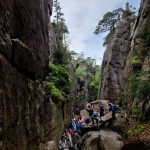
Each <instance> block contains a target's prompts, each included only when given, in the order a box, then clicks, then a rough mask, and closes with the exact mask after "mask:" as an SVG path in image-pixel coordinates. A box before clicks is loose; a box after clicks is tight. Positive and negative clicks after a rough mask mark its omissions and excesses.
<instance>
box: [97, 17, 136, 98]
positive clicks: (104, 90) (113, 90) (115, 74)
mask: <svg viewBox="0 0 150 150" xmlns="http://www.w3.org/2000/svg"><path fill="white" fill-rule="evenodd" d="M134 19H135V18H134V17H133V16H132V17H129V18H126V19H123V20H121V21H119V22H118V25H117V29H116V30H115V33H114V35H113V36H112V39H111V41H110V44H109V45H108V46H107V49H106V51H105V54H104V57H103V62H102V68H101V70H102V71H101V75H102V79H101V85H100V92H99V98H100V99H109V100H111V101H113V100H115V99H116V98H118V97H119V95H120V92H121V91H122V89H123V85H122V73H123V70H124V67H125V63H126V60H127V56H128V53H129V51H130V34H131V29H132V26H133V22H134Z"/></svg>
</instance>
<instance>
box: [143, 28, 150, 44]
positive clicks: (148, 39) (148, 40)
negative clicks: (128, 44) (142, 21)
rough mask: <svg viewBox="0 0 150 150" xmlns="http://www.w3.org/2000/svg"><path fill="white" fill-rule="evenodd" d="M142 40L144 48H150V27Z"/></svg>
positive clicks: (145, 31)
mask: <svg viewBox="0 0 150 150" xmlns="http://www.w3.org/2000/svg"><path fill="white" fill-rule="evenodd" d="M141 38H142V40H143V43H144V46H146V47H149V46H150V26H147V28H146V29H145V30H144V32H143V33H142V34H141Z"/></svg>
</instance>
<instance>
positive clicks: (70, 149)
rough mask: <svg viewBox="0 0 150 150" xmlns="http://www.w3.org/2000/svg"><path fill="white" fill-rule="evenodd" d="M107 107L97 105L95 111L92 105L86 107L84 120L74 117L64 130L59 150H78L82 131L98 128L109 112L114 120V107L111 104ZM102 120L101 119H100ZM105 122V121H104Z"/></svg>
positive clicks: (81, 117)
mask: <svg viewBox="0 0 150 150" xmlns="http://www.w3.org/2000/svg"><path fill="white" fill-rule="evenodd" d="M107 106H108V107H104V105H103V104H102V103H99V106H98V109H97V110H95V109H94V106H93V104H92V103H88V104H87V105H86V110H87V112H88V114H89V117H87V118H85V117H84V116H82V115H75V116H74V118H73V119H72V120H71V122H70V125H69V127H68V128H67V129H66V130H65V132H64V134H63V136H62V137H61V140H60V141H59V149H60V150H78V148H79V145H80V142H79V139H80V137H81V136H82V135H83V130H84V129H85V128H87V127H88V126H89V125H90V126H97V127H98V126H99V121H100V120H101V118H102V117H103V116H105V115H107V114H108V113H109V112H111V117H110V118H109V119H108V120H111V119H112V118H113V119H114V118H115V111H116V107H115V105H114V104H113V103H110V102H108V103H107ZM102 120H103V119H102ZM104 122H105V121H104Z"/></svg>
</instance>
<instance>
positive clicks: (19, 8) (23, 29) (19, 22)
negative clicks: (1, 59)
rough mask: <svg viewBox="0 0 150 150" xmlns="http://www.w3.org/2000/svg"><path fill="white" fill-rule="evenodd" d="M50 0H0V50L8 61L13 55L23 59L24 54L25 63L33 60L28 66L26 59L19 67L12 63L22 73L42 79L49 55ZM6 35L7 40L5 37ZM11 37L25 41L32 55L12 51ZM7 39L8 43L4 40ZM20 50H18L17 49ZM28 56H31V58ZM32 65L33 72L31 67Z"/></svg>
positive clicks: (26, 52)
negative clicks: (26, 58)
mask: <svg viewBox="0 0 150 150" xmlns="http://www.w3.org/2000/svg"><path fill="white" fill-rule="evenodd" d="M50 8H51V3H50V1H49V0H45V1H43V0H42V1H40V0H37V1H30V0H26V1H23V0H1V1H0V35H1V36H0V37H1V38H0V41H1V43H0V52H1V53H2V54H3V55H4V56H5V57H6V58H8V59H10V61H12V62H14V60H13V54H15V56H16V57H18V58H20V59H23V58H24V57H25V55H26V54H27V57H29V59H30V60H29V61H28V62H30V61H31V62H32V63H31V64H30V66H28V63H27V62H25V63H24V64H23V65H22V68H21V65H20V66H18V65H19V64H18V62H17V63H14V64H15V66H16V67H18V68H19V69H20V68H21V70H24V72H29V73H31V74H32V75H31V77H32V78H34V79H36V78H42V77H43V75H44V74H45V72H46V67H47V64H48V57H49V46H48V44H49V35H48V33H49V28H48V27H49V18H50V14H48V12H50V11H51V10H50V11H49V9H50ZM8 37H9V41H8V40H7V39H8ZM12 39H17V40H19V41H20V42H22V43H24V45H26V46H27V47H28V49H29V50H30V53H32V55H33V56H31V54H30V55H28V54H29V53H28V52H29V51H27V50H26V51H24V52H23V51H22V53H20V52H21V50H20V49H16V47H15V48H14V49H15V50H16V52H15V53H14V49H13V43H11V40H12ZM5 42H7V43H5ZM17 51H19V53H18V52H17ZM30 56H31V57H30ZM30 67H31V68H32V71H31V69H30Z"/></svg>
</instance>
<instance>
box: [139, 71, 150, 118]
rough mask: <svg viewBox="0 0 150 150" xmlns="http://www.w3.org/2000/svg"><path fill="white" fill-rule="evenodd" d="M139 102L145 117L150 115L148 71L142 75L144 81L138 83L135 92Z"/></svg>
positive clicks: (149, 78) (149, 73)
mask: <svg viewBox="0 0 150 150" xmlns="http://www.w3.org/2000/svg"><path fill="white" fill-rule="evenodd" d="M137 97H138V99H139V102H142V110H143V112H144V113H145V117H149V115H150V111H149V110H150V106H149V104H150V71H148V72H145V73H144V79H143V80H141V81H140V84H139V86H138V91H137Z"/></svg>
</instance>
